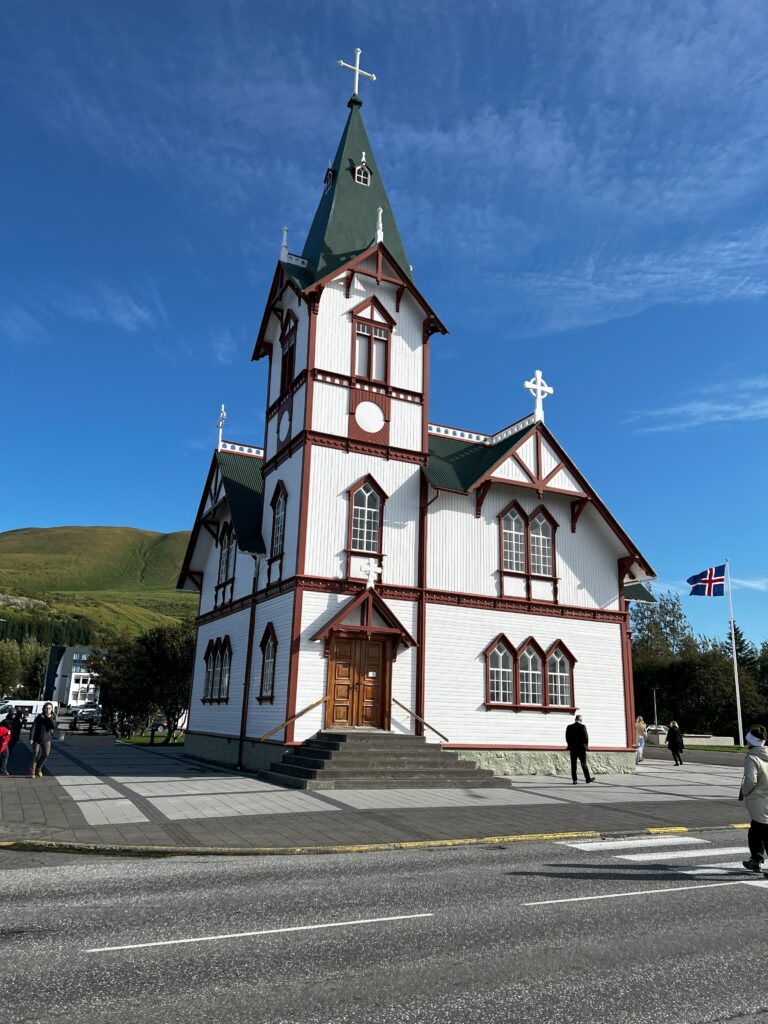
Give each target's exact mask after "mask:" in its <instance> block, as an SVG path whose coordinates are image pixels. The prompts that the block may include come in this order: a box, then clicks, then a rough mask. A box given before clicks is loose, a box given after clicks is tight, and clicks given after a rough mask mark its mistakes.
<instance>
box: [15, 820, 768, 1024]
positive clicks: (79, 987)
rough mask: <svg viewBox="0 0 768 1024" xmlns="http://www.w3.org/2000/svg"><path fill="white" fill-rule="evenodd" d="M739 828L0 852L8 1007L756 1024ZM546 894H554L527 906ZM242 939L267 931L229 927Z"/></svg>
mask: <svg viewBox="0 0 768 1024" xmlns="http://www.w3.org/2000/svg"><path fill="white" fill-rule="evenodd" d="M745 839H746V836H745V834H744V833H743V832H737V831H733V830H724V831H717V832H711V833H697V834H696V836H695V837H693V835H692V834H689V835H688V836H684V837H679V836H678V837H674V836H673V837H669V838H667V837H665V838H663V839H662V841H661V842H659V840H657V839H655V838H651V837H648V836H645V837H644V838H640V837H638V839H637V841H636V842H634V841H632V842H631V843H630V844H629V845H628V846H625V847H623V848H618V849H617V848H613V847H611V846H610V845H609V843H608V842H600V841H599V840H598V841H595V842H593V843H592V844H591V845H589V846H587V847H586V848H583V849H577V848H575V847H573V846H566V845H562V844H557V843H553V842H549V843H536V844H528V843H517V844H510V845H507V846H487V847H471V848H458V849H442V850H439V851H413V852H399V853H377V854H361V855H354V856H324V857H265V858H233V859H224V858H215V859H195V858H185V859H170V860H132V859H110V858H104V859H99V858H90V857H75V856H65V855H55V854H29V853H10V852H7V851H5V852H0V872H1V874H0V877H1V878H2V880H3V884H2V889H1V891H0V958H1V960H0V993H1V995H0V999H1V1002H2V1012H3V1020H7V1021H9V1022H10V1021H12V1022H13V1024H24V1022H28V1021H29V1022H31V1021H35V1022H38V1021H41V1020H44V1021H46V1022H47V1024H53V1022H60V1021H67V1022H69V1024H111V1022H117V1021H121V1022H123V1021H132V1022H134V1021H141V1020H146V1019H152V1020H156V1021H158V1022H161V1024H162V1022H165V1021H173V1022H174V1024H176V1022H178V1024H186V1022H202V1021H207V1022H214V1024H218V1022H224V1024H239V1022H246V1021H247V1022H248V1024H254V1022H259V1024H278V1022H305V1024H319V1022H323V1024H331V1022H333V1024H367V1022H377V1024H378V1022H385V1021H386V1022H387V1024H399V1022H409V1024H411V1022H414V1024H415V1022H431V1024H435V1022H448V1021H450V1022H452V1024H462V1022H467V1024H469V1022H472V1024H475V1022H478V1021H482V1022H490V1024H493V1022H505V1024H506V1022H509V1021H513V1022H518V1021H536V1022H539V1021H545V1022H547V1024H550V1022H561V1021H562V1022H568V1024H579V1022H590V1024H591V1022H611V1024H619V1022H623V1021H627V1022H631V1024H637V1021H638V1020H642V1019H648V1018H651V1019H659V1020H665V1019H670V1018H671V1019H673V1020H675V1021H677V1022H680V1024H688V1022H704V1021H706V1022H708V1024H714V1022H724V1021H742V1020H743V1021H745V1022H746V1021H747V1020H749V1022H750V1024H752V1022H754V1021H764V1020H768V992H767V991H766V988H765V971H764V964H765V945H764V939H763V932H764V929H763V925H762V922H763V921H765V919H766V914H767V913H768V881H762V880H758V881H757V882H755V881H752V880H751V879H750V876H747V875H746V873H744V872H741V871H740V869H739V868H738V864H739V862H740V861H741V859H743V857H744V856H745V849H744V844H745ZM620 858H636V859H620ZM637 858H644V859H637ZM723 865H736V866H735V867H733V866H732V867H727V866H723ZM691 872H693V873H691ZM657 890H661V891H657ZM636 892H639V893H641V894H642V895H628V894H630V893H636ZM587 897H600V898H598V899H588V898H587ZM606 897H608V898H606ZM552 900H569V901H570V902H561V903H557V902H555V903H549V902H546V903H544V905H533V906H531V905H530V904H537V903H539V902H540V901H552ZM410 915H429V916H410ZM395 917H398V918H400V919H399V920H385V921H382V920H375V919H380V918H390V919H391V918H395ZM353 922H356V923H353ZM317 925H332V926H333V927H323V928H317V927H314V926H317ZM307 926H310V927H307ZM281 929H306V930H286V931H281ZM252 932H266V933H267V934H261V935H253V934H251V935H242V934H240V933H252ZM235 934H237V935H238V937H229V938H223V937H219V938H213V939H211V940H210V941H195V942H178V941H177V940H180V939H201V938H206V939H207V938H210V937H211V936H232V935H235ZM147 943H169V944H166V945H145V944H147ZM118 946H135V947H138V948H129V949H115V948H112V947H118ZM94 950H98V952H94Z"/></svg>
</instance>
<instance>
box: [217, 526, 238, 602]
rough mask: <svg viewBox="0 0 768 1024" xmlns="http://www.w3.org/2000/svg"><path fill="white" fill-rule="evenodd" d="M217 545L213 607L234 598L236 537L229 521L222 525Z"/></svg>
mask: <svg viewBox="0 0 768 1024" xmlns="http://www.w3.org/2000/svg"><path fill="white" fill-rule="evenodd" d="M217 543H218V547H219V571H218V575H217V580H216V586H215V588H214V607H218V606H219V605H221V604H225V603H226V602H227V601H231V600H232V598H233V596H234V590H235V570H236V566H237V537H236V535H235V527H234V524H233V523H232V521H231V520H230V521H229V522H227V523H224V525H223V526H222V527H221V529H220V531H219V537H218V541H217Z"/></svg>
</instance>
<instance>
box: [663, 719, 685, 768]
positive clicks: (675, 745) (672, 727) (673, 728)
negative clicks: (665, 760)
mask: <svg viewBox="0 0 768 1024" xmlns="http://www.w3.org/2000/svg"><path fill="white" fill-rule="evenodd" d="M667 746H668V747H669V752H670V754H671V755H672V757H674V759H675V766H677V765H679V764H682V763H683V759H682V757H680V755H681V754H682V752H683V751H684V750H685V737H684V736H683V734H682V732H680V726H679V725H678V724H677V722H670V723H669V730H668V732H667Z"/></svg>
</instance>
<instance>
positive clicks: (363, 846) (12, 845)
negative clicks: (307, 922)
mask: <svg viewBox="0 0 768 1024" xmlns="http://www.w3.org/2000/svg"><path fill="white" fill-rule="evenodd" d="M746 828H749V825H748V824H744V823H742V822H738V823H736V824H732V825H700V826H698V825H694V826H688V825H667V826H663V827H649V828H638V829H632V830H624V831H621V832H595V831H592V830H586V831H581V832H541V833H536V832H531V833H521V834H517V835H508V836H479V837H476V838H466V839H415V840H411V841H403V842H396V843H354V844H352V843H349V844H341V845H336V846H334V845H328V846H274V847H272V846H262V847H247V846H243V847H240V846H128V845H125V846H119V845H102V844H99V843H69V842H59V841H57V840H53V839H50V840H49V839H19V840H5V841H0V851H2V850H10V851H14V852H25V853H69V854H80V855H86V856H101V857H290V856H307V855H310V854H313V855H320V854H344V853H384V852H388V851H394V850H403V851H407V850H439V849H446V848H447V849H451V848H456V847H461V846H499V845H501V844H502V843H543V842H553V841H556V840H565V839H616V838H620V837H623V836H636V835H642V834H648V835H655V836H658V835H664V834H672V833H680V832H725V831H730V830H733V829H746Z"/></svg>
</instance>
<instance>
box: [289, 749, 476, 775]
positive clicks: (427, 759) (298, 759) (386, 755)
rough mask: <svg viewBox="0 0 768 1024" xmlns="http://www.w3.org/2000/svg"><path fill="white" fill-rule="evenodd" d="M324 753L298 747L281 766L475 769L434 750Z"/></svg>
mask: <svg viewBox="0 0 768 1024" xmlns="http://www.w3.org/2000/svg"><path fill="white" fill-rule="evenodd" d="M328 753H330V752H328V751H314V750H309V749H306V748H304V747H298V748H297V749H296V752H295V753H290V754H286V755H285V756H284V757H283V760H282V764H294V765H300V766H302V767H304V768H314V769H316V770H318V771H327V770H328V769H330V768H344V769H345V770H347V771H349V770H352V769H355V768H371V769H375V770H379V769H383V768H408V767H409V766H411V765H413V766H414V767H416V768H429V767H433V768H435V769H436V770H439V769H440V768H443V767H445V768H455V767H459V766H462V767H463V768H464V770H465V771H474V770H475V769H474V766H473V765H472V763H471V762H470V761H462V760H460V758H459V756H458V754H454V753H453V752H452V751H451V752H448V751H440V750H437V751H435V752H434V753H433V752H432V751H423V752H422V753H420V754H418V755H415V754H414V753H413V752H410V751H405V752H403V753H393V752H390V751H386V750H382V751H375V752H373V753H368V752H366V753H361V752H358V751H353V750H350V751H346V750H340V751H334V752H333V753H330V756H323V755H324V754H328Z"/></svg>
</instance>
